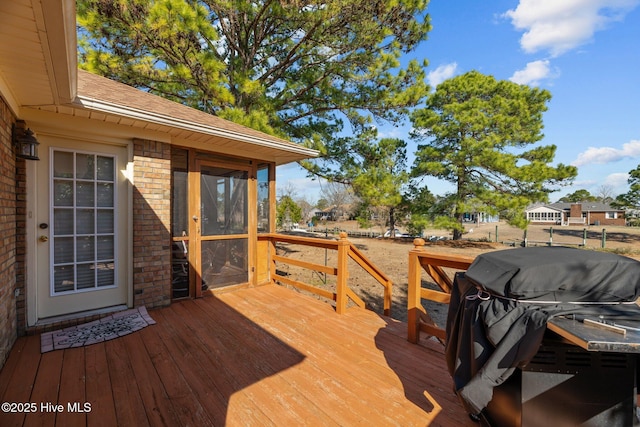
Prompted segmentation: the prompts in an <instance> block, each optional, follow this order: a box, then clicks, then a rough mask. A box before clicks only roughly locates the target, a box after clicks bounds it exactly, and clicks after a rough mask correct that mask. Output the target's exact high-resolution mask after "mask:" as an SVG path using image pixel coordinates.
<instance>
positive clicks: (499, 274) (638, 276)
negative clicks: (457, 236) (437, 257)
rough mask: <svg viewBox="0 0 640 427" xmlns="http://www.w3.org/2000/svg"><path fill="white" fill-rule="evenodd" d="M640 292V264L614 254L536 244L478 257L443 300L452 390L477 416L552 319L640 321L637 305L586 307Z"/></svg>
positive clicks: (533, 350) (627, 298)
mask: <svg viewBox="0 0 640 427" xmlns="http://www.w3.org/2000/svg"><path fill="white" fill-rule="evenodd" d="M480 291H481V292H480ZM639 296H640V262H638V261H636V260H633V259H631V258H627V257H623V256H619V255H615V254H610V253H604V252H597V251H587V250H582V249H574V248H565V247H536V248H520V249H509V250H504V251H496V252H490V253H486V254H483V255H480V256H478V257H477V258H476V259H475V261H474V262H473V264H471V266H470V267H469V269H468V270H467V271H466V273H459V274H458V275H456V277H455V280H454V288H453V290H452V294H451V302H450V305H449V313H448V318H447V343H446V358H447V364H448V369H449V372H450V373H451V375H452V377H453V380H454V387H455V391H456V393H457V394H458V396H459V397H460V398H461V400H462V402H463V404H464V405H465V407H466V409H467V411H468V412H469V413H470V414H474V415H477V414H481V412H482V410H483V409H484V408H486V406H487V404H488V403H489V401H490V400H491V398H492V395H493V388H494V387H496V386H498V385H500V384H502V383H503V382H504V381H505V380H506V379H507V378H508V377H509V376H510V375H511V374H512V373H513V371H514V369H515V368H517V367H519V366H520V367H521V366H524V365H526V363H527V362H528V361H530V360H531V358H532V357H533V356H534V355H535V354H536V352H537V350H538V347H539V345H540V343H541V342H542V338H543V334H544V332H545V330H546V323H547V320H548V319H549V318H550V317H552V316H556V315H562V314H580V315H598V316H600V315H602V316H606V317H609V318H618V319H619V318H634V319H640V309H639V308H638V306H637V305H636V304H620V305H617V304H614V305H604V304H603V305H597V304H596V305H594V304H592V303H594V302H596V303H605V302H608V303H611V302H629V301H631V302H632V301H635V300H636V299H637V298H638V297H639ZM576 303H582V304H576ZM585 303H587V304H585Z"/></svg>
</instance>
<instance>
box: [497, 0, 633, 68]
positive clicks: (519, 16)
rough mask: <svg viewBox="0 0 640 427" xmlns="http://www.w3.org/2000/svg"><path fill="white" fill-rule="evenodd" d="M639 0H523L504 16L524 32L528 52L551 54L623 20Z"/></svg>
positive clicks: (583, 42)
mask: <svg viewBox="0 0 640 427" xmlns="http://www.w3.org/2000/svg"><path fill="white" fill-rule="evenodd" d="M638 3H640V0H520V3H519V4H518V7H516V8H515V9H512V10H508V11H507V12H506V13H505V14H504V15H503V16H505V17H507V18H509V19H511V23H512V24H513V26H514V27H515V28H516V29H517V30H520V31H524V34H523V35H522V38H521V39H520V45H521V47H522V48H523V49H524V51H525V52H527V53H533V52H538V51H540V50H548V51H549V53H550V54H551V55H552V56H559V55H562V54H563V53H565V52H567V51H569V50H571V49H574V48H576V47H578V46H581V45H583V44H585V43H588V42H589V41H591V40H592V39H593V35H594V34H595V32H596V31H599V30H602V29H604V28H606V26H607V25H608V24H610V23H611V22H615V21H620V20H622V19H623V18H624V16H625V15H626V14H627V13H628V12H630V11H631V10H632V9H633V8H635V7H636V6H637V5H638Z"/></svg>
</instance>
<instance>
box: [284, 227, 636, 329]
mask: <svg viewBox="0 0 640 427" xmlns="http://www.w3.org/2000/svg"><path fill="white" fill-rule="evenodd" d="M333 226H334V224H333V223H331V225H330V226H329V227H333ZM335 226H336V227H337V229H339V230H344V231H351V232H363V231H365V232H366V231H371V232H372V234H376V233H374V231H375V230H360V229H358V228H357V224H355V223H336V224H335ZM603 228H604V229H605V236H604V245H605V250H607V251H611V252H614V253H618V254H620V255H624V256H628V257H630V258H634V259H638V260H640V229H638V228H631V227H612V226H609V227H602V226H599V227H593V226H592V227H587V228H586V239H585V228H584V227H575V226H572V227H567V226H554V227H553V228H552V229H551V230H550V228H549V226H529V229H528V231H527V236H526V237H527V241H528V244H529V245H530V246H531V245H538V246H542V245H545V246H546V245H548V244H549V241H550V240H551V242H552V244H553V245H564V246H576V247H583V244H584V243H586V246H584V247H585V248H586V249H589V250H602V244H603ZM334 230H335V229H334V228H330V229H327V231H325V228H320V230H319V228H316V231H321V232H319V233H314V234H311V233H304V235H307V236H309V235H315V236H317V237H325V236H327V238H332V239H336V238H337V236H336V235H335V234H332V231H334ZM378 232H380V230H378ZM496 234H497V239H496ZM425 235H426V236H431V235H433V236H447V237H449V238H450V235H447V233H446V232H443V231H442V230H427V232H426V233H425ZM496 240H497V241H496ZM523 240H524V233H523V231H522V230H520V229H517V228H515V227H510V226H508V225H506V224H505V223H499V224H497V225H496V224H495V223H494V224H480V225H479V226H478V225H469V226H467V233H465V234H464V236H463V239H462V240H459V241H453V240H440V241H434V242H430V241H427V242H426V244H425V246H424V250H426V251H432V252H438V253H448V254H458V255H464V256H469V257H476V256H477V255H479V254H481V253H484V252H488V251H496V250H510V249H514V248H518V247H520V246H521V242H522V241H523ZM349 241H351V242H352V243H353V244H355V245H356V246H357V247H358V248H359V249H360V250H361V251H362V252H363V253H364V254H365V256H366V257H368V258H369V259H370V260H371V261H373V263H374V264H376V265H377V266H378V267H379V268H380V269H381V270H382V271H383V272H384V273H385V274H386V275H387V276H388V277H389V278H390V279H391V280H392V282H393V303H392V317H394V318H396V319H398V320H403V321H405V320H406V312H407V309H406V307H407V276H408V259H409V255H408V254H409V251H410V250H411V249H413V247H414V246H413V239H397V240H391V239H377V238H369V237H349ZM278 249H279V252H280V253H281V254H283V255H286V256H290V257H292V258H296V259H303V260H305V261H309V262H314V263H317V264H322V265H329V266H335V265H336V258H337V257H336V255H337V254H336V252H335V251H332V250H325V249H320V248H312V247H307V246H301V245H288V244H287V245H279V246H278ZM278 268H279V269H280V270H281V271H282V272H283V273H285V274H287V275H289V277H290V278H292V279H295V280H299V281H301V282H305V283H309V284H312V285H314V286H318V287H323V288H327V289H332V288H334V287H335V278H334V277H332V276H329V277H325V276H324V275H323V274H320V273H317V272H312V271H310V270H304V269H301V268H298V267H294V266H289V265H284V264H282V265H278ZM348 268H349V286H350V287H351V289H353V290H354V291H355V292H356V294H358V295H359V296H360V297H361V298H362V299H363V300H364V301H365V302H366V303H367V304H368V306H369V307H370V308H371V309H373V310H374V311H376V312H378V313H381V312H382V295H383V288H382V286H381V285H380V284H378V283H377V282H376V281H375V280H374V279H372V278H371V276H370V275H369V274H368V273H367V272H366V271H365V270H363V269H362V268H360V266H358V265H357V264H355V262H353V261H352V260H349V266H348ZM422 277H423V286H428V285H427V283H429V278H428V276H427V274H426V273H424V274H423V276H422ZM427 310H428V311H429V312H430V314H431V315H432V317H433V318H434V319H436V322H437V323H438V324H440V325H441V326H444V324H443V319H444V318H445V317H446V311H447V306H444V305H438V304H433V305H429V306H427Z"/></svg>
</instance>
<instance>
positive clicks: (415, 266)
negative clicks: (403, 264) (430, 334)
mask: <svg viewBox="0 0 640 427" xmlns="http://www.w3.org/2000/svg"><path fill="white" fill-rule="evenodd" d="M413 245H414V248H413V250H411V251H409V282H408V289H407V324H408V327H409V328H408V329H409V330H408V335H407V339H408V340H409V342H411V343H414V344H417V343H418V340H419V339H420V335H419V333H420V330H419V322H420V313H424V312H425V311H424V308H423V307H422V301H421V297H420V295H421V292H420V291H421V288H422V277H421V272H422V270H421V266H420V260H419V259H418V251H420V250H421V249H422V247H423V246H424V240H423V239H414V240H413Z"/></svg>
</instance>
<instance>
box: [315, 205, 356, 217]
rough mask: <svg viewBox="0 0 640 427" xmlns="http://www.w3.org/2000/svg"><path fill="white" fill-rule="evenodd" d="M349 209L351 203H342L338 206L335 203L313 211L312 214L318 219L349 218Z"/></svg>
mask: <svg viewBox="0 0 640 427" xmlns="http://www.w3.org/2000/svg"><path fill="white" fill-rule="evenodd" d="M350 211H351V205H342V206H341V207H338V206H336V205H333V206H329V207H327V208H324V209H320V210H317V211H315V212H314V216H315V217H316V218H318V219H319V220H320V221H339V220H347V219H349V218H350V216H349V212H350Z"/></svg>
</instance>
